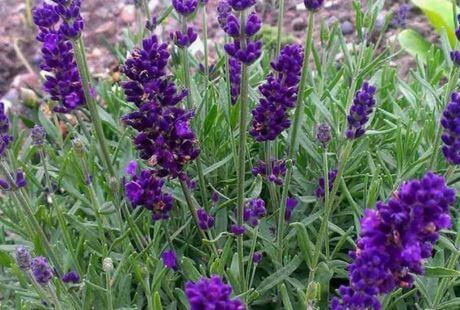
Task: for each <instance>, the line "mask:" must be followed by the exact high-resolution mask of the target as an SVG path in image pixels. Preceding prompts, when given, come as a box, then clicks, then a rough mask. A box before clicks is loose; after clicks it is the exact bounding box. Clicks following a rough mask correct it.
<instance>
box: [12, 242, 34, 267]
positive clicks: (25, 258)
mask: <svg viewBox="0 0 460 310" xmlns="http://www.w3.org/2000/svg"><path fill="white" fill-rule="evenodd" d="M14 256H15V258H16V263H17V264H18V266H19V268H20V269H22V270H29V269H30V265H31V264H32V256H30V252H29V249H28V248H26V247H24V246H18V247H17V248H16V250H15V251H14Z"/></svg>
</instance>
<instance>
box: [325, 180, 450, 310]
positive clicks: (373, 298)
mask: <svg viewBox="0 0 460 310" xmlns="http://www.w3.org/2000/svg"><path fill="white" fill-rule="evenodd" d="M454 203H455V191H454V190H453V189H452V188H449V187H447V185H446V182H445V180H444V178H443V177H442V176H438V175H436V174H433V173H431V172H428V173H427V174H426V175H425V176H424V177H423V178H422V179H421V180H410V181H408V182H406V183H404V184H402V185H401V187H400V188H399V191H398V192H396V193H395V194H394V195H393V197H392V198H390V199H389V200H388V202H387V203H384V202H378V203H377V208H376V209H375V210H370V209H367V210H366V211H365V213H364V216H363V218H362V219H361V234H360V237H359V239H358V240H357V242H356V244H357V249H356V250H355V251H354V252H351V253H350V256H351V258H352V259H353V262H352V263H351V264H350V265H349V267H348V276H349V279H350V284H349V286H342V287H340V289H339V294H340V296H341V298H340V299H339V298H335V299H334V300H333V301H332V304H331V308H332V309H334V310H342V309H369V308H371V309H380V308H381V305H380V302H379V300H378V296H379V295H382V294H388V293H390V292H391V291H393V290H394V289H395V288H397V287H402V288H409V287H411V286H412V284H413V282H414V276H413V275H414V274H422V273H423V270H424V268H423V264H424V262H425V261H426V260H427V259H428V258H429V257H430V256H431V252H432V249H433V244H434V243H435V242H436V241H437V239H438V238H439V231H440V230H441V229H444V228H448V227H450V225H451V219H450V215H449V206H451V205H453V204H454Z"/></svg>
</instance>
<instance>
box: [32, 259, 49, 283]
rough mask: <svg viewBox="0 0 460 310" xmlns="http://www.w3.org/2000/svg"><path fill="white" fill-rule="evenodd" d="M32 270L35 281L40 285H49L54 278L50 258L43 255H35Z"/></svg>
mask: <svg viewBox="0 0 460 310" xmlns="http://www.w3.org/2000/svg"><path fill="white" fill-rule="evenodd" d="M30 270H31V271H32V274H33V275H34V278H35V281H37V282H38V283H39V284H40V285H43V286H45V285H47V284H48V283H49V282H50V281H51V278H53V270H52V269H51V267H50V265H49V263H48V260H47V259H46V258H45V257H43V256H38V257H35V258H34V259H33V260H32V263H31V266H30Z"/></svg>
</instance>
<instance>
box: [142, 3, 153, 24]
mask: <svg viewBox="0 0 460 310" xmlns="http://www.w3.org/2000/svg"><path fill="white" fill-rule="evenodd" d="M142 6H143V7H144V13H145V17H146V18H147V20H151V19H152V14H150V9H149V0H142Z"/></svg>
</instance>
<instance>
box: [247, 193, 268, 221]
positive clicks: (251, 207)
mask: <svg viewBox="0 0 460 310" xmlns="http://www.w3.org/2000/svg"><path fill="white" fill-rule="evenodd" d="M266 213H267V210H266V209H265V202H264V201H263V200H262V199H260V198H256V199H252V200H250V201H248V202H247V203H246V206H245V207H244V212H243V220H244V221H245V222H246V223H247V224H248V225H249V226H252V227H256V226H257V225H258V224H259V219H260V218H262V217H263V216H265V214H266Z"/></svg>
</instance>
